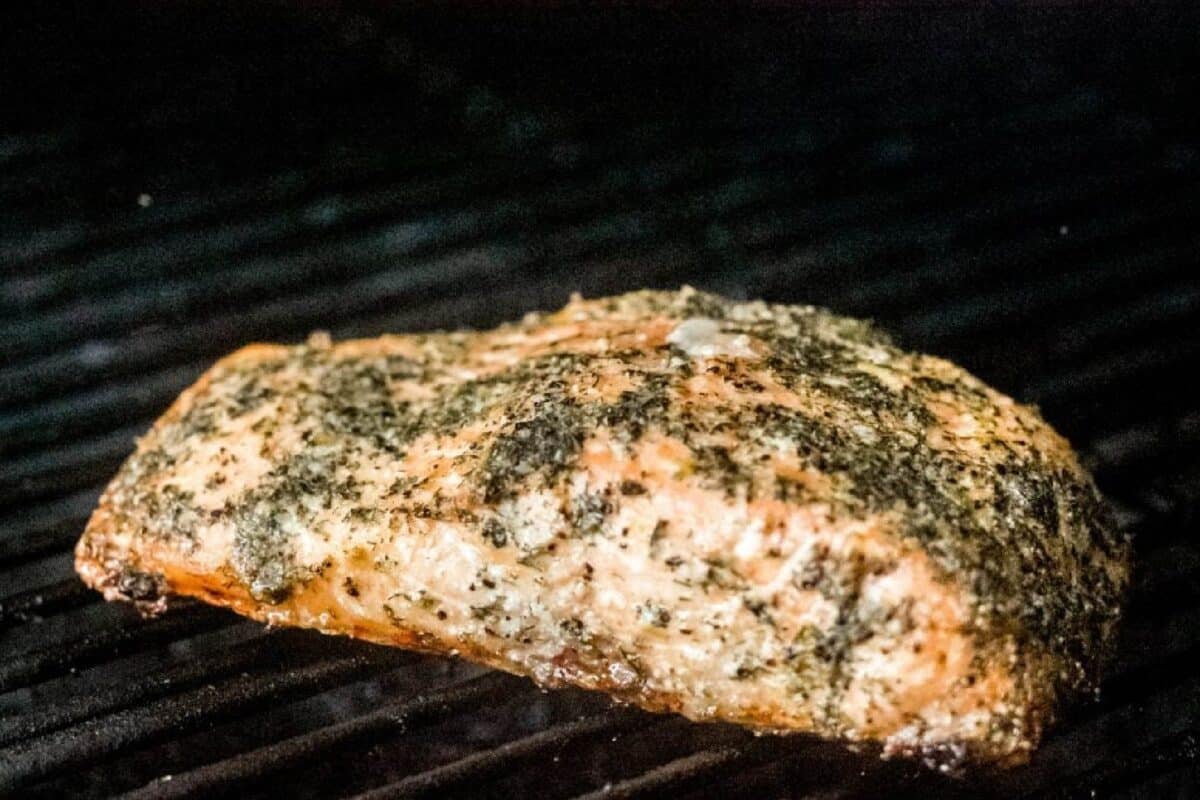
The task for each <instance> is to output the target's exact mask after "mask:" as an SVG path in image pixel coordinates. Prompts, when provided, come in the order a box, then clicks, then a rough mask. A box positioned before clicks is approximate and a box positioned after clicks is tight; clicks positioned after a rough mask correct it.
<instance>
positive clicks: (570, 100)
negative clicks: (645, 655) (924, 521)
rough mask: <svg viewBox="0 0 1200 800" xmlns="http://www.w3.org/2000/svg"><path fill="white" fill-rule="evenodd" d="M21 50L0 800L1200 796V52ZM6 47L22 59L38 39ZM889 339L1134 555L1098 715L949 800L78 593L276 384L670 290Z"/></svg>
mask: <svg viewBox="0 0 1200 800" xmlns="http://www.w3.org/2000/svg"><path fill="white" fill-rule="evenodd" d="M29 5H30V7H29V8H26V9H23V10H19V11H16V12H13V11H7V12H5V14H6V15H8V17H9V19H8V21H7V22H6V23H3V24H0V52H3V53H5V56H4V63H3V64H2V65H0V81H2V84H0V98H3V100H2V114H3V116H0V120H2V123H0V124H2V127H0V263H2V264H3V280H2V283H0V352H2V358H3V362H2V364H0V654H2V655H0V793H3V792H4V791H8V792H11V793H12V794H13V795H14V796H21V797H42V796H61V795H72V796H106V795H109V794H116V793H121V792H129V793H130V796H133V797H144V798H149V797H176V796H192V795H195V796H205V797H208V796H214V795H220V794H229V795H233V796H237V797H252V796H276V795H285V796H297V797H299V796H304V797H333V796H337V797H341V796H353V795H358V794H363V795H364V796H369V797H410V796H423V795H428V796H438V797H443V796H450V795H455V794H461V795H466V796H473V797H479V796H494V797H504V796H538V797H572V796H577V795H582V796H588V797H593V796H604V797H644V796H659V795H662V796H669V797H677V796H689V795H690V794H695V795H697V796H706V797H732V796H744V797H754V798H758V797H783V796H787V797H821V798H835V797H836V798H841V797H876V796H881V795H884V794H886V795H887V796H914V797H918V796H919V797H929V796H933V795H938V796H979V795H980V794H983V793H988V792H993V793H996V794H999V795H1003V796H1036V797H1073V796H1090V797H1098V796H1105V797H1107V796H1122V797H1165V796H1176V797H1190V796H1196V795H1197V792H1198V785H1200V784H1198V780H1197V779H1198V777H1200V768H1198V767H1197V755H1198V753H1200V723H1198V722H1197V720H1200V672H1198V671H1197V670H1196V668H1195V664H1196V663H1198V661H1197V660H1198V659H1200V604H1198V603H1200V547H1198V546H1197V542H1196V539H1195V535H1194V531H1193V528H1194V524H1195V511H1196V509H1197V501H1198V500H1200V458H1198V457H1197V455H1198V451H1197V446H1196V445H1197V441H1198V440H1200V410H1198V409H1200V406H1198V404H1197V403H1196V401H1195V399H1194V395H1193V394H1192V392H1191V391H1189V390H1188V388H1187V387H1188V384H1189V378H1190V377H1191V376H1192V375H1193V373H1195V372H1196V370H1197V368H1200V325H1198V324H1197V323H1198V322H1200V274H1198V273H1197V272H1196V265H1197V256H1198V255H1200V226H1198V225H1197V222H1198V218H1197V213H1196V208H1197V203H1198V202H1200V182H1198V181H1197V178H1198V176H1200V149H1198V140H1197V133H1198V132H1200V126H1198V125H1197V122H1198V120H1197V114H1196V110H1195V109H1196V108H1197V107H1198V105H1197V104H1196V103H1195V99H1196V95H1195V90H1196V88H1197V85H1196V84H1197V78H1196V76H1197V74H1200V73H1198V72H1197V70H1196V69H1195V62H1194V60H1193V59H1194V52H1195V46H1196V41H1195V34H1194V31H1195V30H1197V27H1196V24H1195V23H1196V19H1195V17H1196V15H1195V14H1194V13H1192V12H1189V11H1179V10H1172V9H1167V8H1165V7H1155V8H1153V9H1145V8H1138V9H1135V8H1132V7H1131V8H1106V9H1103V10H1098V9H1095V8H1091V9H1072V8H1068V7H1063V6H1061V5H1058V6H1046V7H1036V6H1035V7H1029V8H1020V7H1008V8H1007V9H1006V10H1003V11H1001V10H998V9H995V8H990V7H989V8H987V9H971V8H964V9H961V10H947V9H942V10H940V11H938V12H937V13H936V14H933V13H929V12H924V13H915V12H913V11H911V10H904V9H896V8H890V7H889V8H875V9H870V8H851V9H846V10H842V11H822V10H815V9H813V8H806V9H804V10H799V11H797V10H791V11H787V10H783V9H776V10H772V11H761V12H756V13H754V14H748V13H746V12H745V11H744V10H743V11H741V12H735V11H731V10H721V9H717V8H713V9H708V10H705V11H692V12H687V13H683V12H677V11H667V10H663V9H639V10H635V9H630V8H624V9H609V10H604V11H569V12H568V11H563V10H557V11H553V12H551V11H545V10H538V9H530V8H523V9H521V10H519V11H517V12H511V11H509V12H500V11H483V10H465V9H441V10H440V11H438V12H433V11H424V12H419V11H413V10H411V9H398V8H393V7H391V6H390V5H387V4H380V5H378V6H375V5H371V6H365V7H357V8H349V7H345V6H342V5H338V4H335V3H318V4H309V5H306V6H303V7H298V6H289V5H284V4H273V3H261V4H249V3H236V4H235V3H231V4H228V5H221V4H208V5H206V7H205V8H204V9H198V8H191V7H188V6H184V5H181V4H174V3H166V4H146V5H139V4H125V5H119V4H114V5H110V6H108V7H100V6H87V7H86V11H85V10H83V8H85V7H82V6H81V8H79V9H65V10H64V9H59V10H57V11H49V10H45V9H42V10H34V9H35V8H36V6H35V4H29ZM18 17H19V18H18ZM685 281H686V282H690V283H693V284H695V285H698V286H701V287H704V288H708V289H713V290H717V291H721V292H725V293H728V294H731V295H735V296H744V297H751V296H753V297H764V298H766V299H769V300H776V301H785V302H813V303H819V304H823V305H828V306H830V307H832V308H834V309H836V310H839V311H842V312H846V313H851V314H856V315H864V316H871V317H874V318H876V319H878V320H879V321H880V322H881V323H882V324H883V325H884V326H885V327H888V328H889V329H891V330H892V331H894V332H895V333H896V334H897V335H898V336H899V337H900V338H901V340H902V341H904V342H905V343H906V344H909V345H911V346H913V347H917V348H920V349H926V350H930V351H933V352H936V353H939V354H942V355H945V356H948V357H950V358H952V359H954V360H957V361H959V362H960V363H962V364H964V365H965V366H967V367H968V368H970V369H971V370H973V371H974V372H976V373H977V374H979V375H980V376H982V377H983V378H985V379H986V380H988V381H989V382H992V383H993V384H995V385H997V386H999V387H1000V388H1002V389H1004V390H1006V391H1008V392H1010V393H1012V394H1014V395H1015V396H1017V397H1019V398H1021V399H1022V400H1025V401H1029V402H1035V403H1038V404H1040V405H1041V407H1042V408H1043V411H1044V413H1045V415H1046V417H1047V418H1048V419H1049V420H1050V421H1051V422H1052V423H1053V424H1055V425H1056V426H1057V427H1059V429H1060V430H1062V431H1063V432H1064V433H1065V434H1067V435H1068V436H1069V437H1070V438H1071V440H1072V441H1073V442H1074V443H1075V444H1076V446H1077V447H1078V448H1079V449H1080V450H1081V452H1082V453H1083V454H1084V456H1085V459H1086V460H1087V462H1088V463H1089V464H1090V465H1091V466H1092V467H1093V468H1094V470H1095V471H1096V474H1097V477H1098V480H1099V482H1100V484H1101V487H1102V488H1103V489H1104V490H1105V492H1106V493H1107V494H1108V495H1109V496H1110V497H1111V498H1112V500H1113V501H1114V504H1115V505H1116V507H1117V510H1118V512H1119V516H1120V519H1121V521H1122V524H1123V525H1125V526H1127V528H1128V530H1129V531H1130V532H1131V534H1132V535H1133V537H1134V540H1135V542H1136V547H1137V552H1138V558H1139V567H1138V578H1137V583H1136V588H1135V590H1134V592H1133V595H1132V597H1131V599H1130V602H1129V609H1128V619H1127V624H1126V625H1125V634H1124V639H1123V642H1122V644H1121V647H1120V650H1119V652H1118V654H1117V657H1116V660H1115V663H1114V665H1113V668H1112V670H1111V675H1110V677H1109V679H1108V680H1107V682H1106V684H1105V687H1104V690H1103V693H1102V695H1101V697H1100V699H1099V701H1098V702H1097V703H1095V704H1092V705H1089V706H1087V707H1084V708H1079V709H1076V710H1074V711H1073V712H1072V713H1071V714H1070V716H1069V718H1068V719H1067V720H1065V721H1064V722H1063V723H1062V724H1061V725H1060V726H1058V727H1057V728H1056V729H1055V731H1054V733H1053V735H1052V736H1051V737H1050V738H1049V739H1048V740H1047V742H1046V743H1045V745H1044V747H1043V748H1042V749H1041V750H1040V751H1039V752H1038V753H1037V754H1036V757H1035V758H1034V760H1033V762H1032V763H1031V764H1030V765H1028V766H1026V767H1022V768H1019V769H1016V770H1014V771H1011V772H1008V773H1004V774H1001V775H973V776H968V777H967V778H966V779H952V778H947V777H944V776H939V775H937V774H935V773H932V772H930V771H928V770H925V769H923V768H921V767H920V766H918V765H915V764H912V763H907V762H891V763H884V762H881V761H878V760H877V759H875V758H874V757H873V756H872V755H870V754H864V755H856V754H853V753H849V752H846V751H845V750H844V749H843V748H841V747H838V746H834V745H829V744H824V743H820V742H815V741H812V740H810V739H807V738H804V737H797V738H793V739H789V740H784V741H780V740H775V739H771V738H761V739H756V738H754V737H751V736H749V735H746V734H744V733H742V732H740V731H737V730H734V729H731V728H726V727H722V726H700V725H692V724H688V723H686V722H683V721H682V720H679V719H675V718H670V717H654V716H651V715H647V714H643V713H640V712H635V711H632V710H628V709H621V708H616V707H612V706H611V705H610V704H609V703H608V702H607V701H606V700H605V699H604V698H602V697H597V696H592V695H587V694H584V693H580V692H569V691H568V692H553V693H542V692H539V691H537V690H536V689H535V688H534V687H533V686H532V684H530V683H529V682H527V681H524V680H520V679H517V678H512V677H508V676H501V675H496V674H489V673H484V672H483V671H482V670H480V669H478V668H475V667H472V666H470V665H467V664H463V663H460V662H456V661H451V660H443V659H436V658H426V657H420V656H416V655H412V654H407V653H404V652H399V651H393V650H389V649H385V648H378V647H370V646H367V645H361V644H357V643H355V642H351V641H343V640H337V639H332V638H327V637H322V636H319V635H316V634H313V633H310V632H304V631H285V630H266V629H264V628H263V627H261V626H259V625H257V624H253V623H250V622H247V621H243V620H241V619H240V618H237V617H235V616H233V615H231V614H228V613H225V612H220V611H216V610H213V609H208V608H204V607H200V606H196V605H192V606H181V607H180V608H178V609H177V610H174V611H172V612H170V613H168V614H167V615H165V616H164V617H162V618H159V619H156V620H153V621H143V620H141V619H139V618H137V616H136V615H135V614H134V613H133V612H131V611H130V609H128V608H124V607H118V606H113V605H108V604H105V603H103V602H101V601H100V599H99V598H98V597H97V596H96V595H94V594H93V593H91V592H89V591H86V590H84V589H83V587H82V586H81V584H79V583H78V582H77V580H76V579H75V578H74V577H73V573H72V568H71V556H70V553H69V551H70V548H71V546H72V544H73V542H74V540H75V539H76V537H77V536H78V534H79V533H80V531H81V529H82V526H83V524H84V521H85V519H86V516H87V514H88V512H89V511H90V509H91V507H92V506H93V504H94V502H95V499H96V497H97V495H98V494H99V491H100V489H101V487H102V484H103V483H104V481H106V480H107V479H108V477H110V476H111V474H112V473H113V472H114V471H115V469H116V468H117V466H118V464H119V463H120V461H121V459H123V458H124V457H125V455H126V454H127V453H128V452H129V451H130V449H131V446H132V439H133V437H134V436H136V435H137V434H139V433H140V432H141V431H143V430H144V429H145V428H146V427H147V426H148V425H149V423H150V421H151V420H152V419H153V418H154V416H156V415H157V414H158V413H159V412H161V411H162V410H163V409H164V408H165V407H166V405H167V404H168V403H169V401H170V400H171V399H172V398H173V397H174V396H175V394H176V393H177V392H178V391H179V390H180V389H182V388H183V387H184V386H186V385H187V384H188V383H190V382H191V381H192V380H193V379H194V378H195V377H196V376H197V375H198V374H199V373H200V371H201V370H202V369H203V368H204V367H205V366H206V365H207V364H208V363H211V361H212V360H214V359H215V358H216V357H217V356H219V355H221V354H223V353H225V352H227V351H229V350H232V349H233V348H235V347H237V346H238V345H240V344H242V343H245V342H246V341H249V340H253V339H281V340H291V341H295V340H297V339H299V338H302V337H303V336H304V335H305V334H306V333H307V332H308V331H310V330H311V329H313V328H326V329H329V330H331V331H332V332H333V334H334V335H335V336H348V335H375V334H377V333H379V332H383V331H403V330H417V329H429V328H434V327H460V326H487V325H491V324H493V323H496V322H499V321H501V320H503V319H508V318H512V317H515V316H517V315H519V314H520V313H522V312H524V311H526V310H529V309H533V308H548V307H553V306H555V305H557V304H559V303H561V302H563V301H564V300H565V299H566V297H567V295H568V293H569V292H571V291H576V290H577V291H581V292H583V293H584V294H587V295H595V294H601V293H610V292H616V291H620V290H625V289H632V288H638V287H641V286H661V287H674V286H677V285H678V284H680V283H681V282H685Z"/></svg>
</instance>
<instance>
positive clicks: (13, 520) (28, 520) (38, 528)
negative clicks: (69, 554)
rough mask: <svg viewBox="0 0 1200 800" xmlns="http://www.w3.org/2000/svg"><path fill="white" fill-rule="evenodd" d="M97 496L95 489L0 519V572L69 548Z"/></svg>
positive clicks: (97, 489) (97, 488) (94, 504)
mask: <svg viewBox="0 0 1200 800" xmlns="http://www.w3.org/2000/svg"><path fill="white" fill-rule="evenodd" d="M99 493H100V488H99V487H96V489H95V490H94V491H93V490H87V491H83V492H77V493H76V494H73V495H70V496H68V497H64V498H60V499H58V500H53V501H50V502H47V503H42V504H41V505H40V506H39V507H38V508H36V509H31V510H29V511H27V512H25V513H17V514H12V515H8V516H6V517H4V518H3V519H0V569H8V568H11V567H13V566H16V565H18V564H21V563H24V562H26V561H30V560H32V559H35V558H40V557H42V556H45V555H49V554H50V553H54V552H57V551H60V550H64V549H67V548H69V547H70V545H71V544H72V543H73V542H74V541H75V540H76V539H78V538H79V532H80V531H81V530H82V529H83V523H84V522H85V521H86V520H87V515H88V514H90V513H91V510H92V509H93V508H94V507H95V506H96V496H97V495H98V494H99Z"/></svg>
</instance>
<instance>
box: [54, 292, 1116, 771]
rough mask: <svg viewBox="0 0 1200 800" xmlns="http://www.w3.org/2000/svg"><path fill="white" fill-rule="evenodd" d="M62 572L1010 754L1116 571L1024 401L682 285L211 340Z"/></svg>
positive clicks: (1094, 518)
mask: <svg viewBox="0 0 1200 800" xmlns="http://www.w3.org/2000/svg"><path fill="white" fill-rule="evenodd" d="M76 568H77V570H78V572H79V574H80V575H81V576H82V577H83V579H84V581H86V582H87V583H88V584H89V585H91V586H92V587H94V588H96V589H98V590H100V591H102V592H103V593H104V595H105V597H107V598H108V599H118V598H120V599H126V600H132V601H134V602H136V603H138V604H139V606H140V607H141V608H142V609H143V610H145V611H147V612H151V613H152V612H154V611H157V610H161V609H162V608H164V607H165V605H166V602H167V598H168V597H169V596H173V595H186V596H191V597H197V598H201V599H202V600H205V601H207V602H210V603H214V604H217V605H221V606H227V607H229V608H231V609H233V610H235V611H237V612H238V613H241V614H245V615H247V616H250V617H253V618H255V619H259V620H264V621H266V622H268V623H270V624H273V625H297V626H303V627H308V628H315V629H318V630H320V631H324V632H326V633H336V634H345V635H349V636H355V637H359V638H362V639H367V640H370V641H373V642H380V643H384V644H389V645H397V646H401V647H407V648H413V649H417V650H422V651H427V652H432V653H443V654H451V655H461V656H462V657H464V658H467V659H471V660H473V661H477V662H480V663H483V664H487V665H490V666H493V667H497V668H499V669H503V670H507V671H509V672H514V673H518V674H521V675H527V676H529V677H531V678H533V679H534V680H535V681H537V682H538V683H539V684H541V685H543V686H558V685H574V686H580V687H585V688H588V689H596V690H601V691H605V692H608V693H610V694H612V695H614V696H616V697H618V698H620V699H622V700H624V701H628V702H631V703H635V704H637V705H639V706H642V707H644V708H647V709H652V710H660V711H671V712H677V713H680V714H683V715H685V716H687V717H689V718H691V719H695V720H723V721H731V722H735V723H740V724H742V725H746V726H749V727H751V728H754V729H758V730H763V731H772V732H796V731H808V732H815V733H818V734H822V735H825V736H829V737H838V738H841V739H843V740H847V741H871V742H880V743H882V745H883V752H884V753H885V754H917V755H921V756H924V757H927V758H931V759H936V760H938V761H940V762H943V763H944V762H960V761H962V760H964V759H966V760H977V761H993V762H1013V761H1019V760H1021V759H1022V758H1023V757H1024V755H1025V754H1026V753H1027V752H1028V751H1029V750H1030V749H1031V748H1032V747H1033V746H1034V745H1035V744H1036V742H1037V741H1038V739H1039V737H1040V735H1041V733H1042V731H1043V729H1044V727H1045V726H1046V724H1047V723H1049V722H1050V721H1051V720H1052V718H1053V715H1054V713H1055V710H1056V709H1058V708H1060V707H1061V705H1062V703H1064V702H1065V701H1067V700H1068V699H1070V698H1071V697H1073V696H1076V695H1080V694H1082V693H1086V692H1089V691H1091V690H1093V689H1094V687H1095V685H1096V681H1097V679H1098V672H1099V669H1100V665H1101V661H1102V659H1103V657H1104V655H1105V653H1106V650H1107V649H1108V644H1109V642H1110V640H1111V638H1112V634H1113V628H1114V625H1115V623H1116V621H1117V618H1118V613H1119V605H1120V599H1121V596H1122V593H1123V590H1124V588H1125V586H1126V584H1127V582H1128V573H1129V548H1128V544H1127V542H1126V541H1124V539H1123V538H1122V537H1121V536H1120V535H1119V534H1118V533H1117V532H1116V531H1115V529H1114V528H1113V526H1112V525H1110V524H1109V521H1108V517H1107V513H1106V510H1105V507H1104V505H1103V502H1102V500H1101V498H1100V497H1099V495H1098V494H1097V491H1096V489H1095V487H1094V485H1093V483H1092V481H1091V479H1090V478H1089V476H1088V475H1087V474H1086V473H1085V472H1084V471H1083V469H1082V468H1081V467H1080V465H1079V463H1078V461H1077V460H1076V458H1075V456H1074V455H1073V453H1072V451H1071V449H1070V447H1069V446H1068V444H1067V443H1066V442H1065V441H1064V440H1063V439H1062V438H1061V437H1060V436H1059V435H1057V434H1056V433H1055V432H1054V431H1053V430H1051V429H1050V427H1048V426H1047V425H1046V423H1045V422H1043V421H1042V420H1041V418H1040V417H1039V416H1038V414H1037V413H1036V412H1035V411H1034V410H1033V409H1031V408H1028V407H1025V406H1021V405H1019V404H1017V403H1015V402H1014V401H1013V400H1011V399H1009V398H1008V397H1005V396H1004V395H1002V394H999V393H998V392H996V391H994V390H992V389H990V388H988V387H987V386H985V385H984V384H983V383H981V382H980V381H979V380H977V379H975V378H974V377H972V376H971V375H969V374H967V373H966V372H964V371H963V370H962V369H960V368H958V367H956V366H954V365H953V364H951V363H949V362H947V361H944V360H941V359H938V358H934V357H931V356H926V355H919V354H914V353H908V352H904V351H902V350H900V349H898V348H897V347H895V346H893V344H892V343H891V342H890V340H889V339H888V338H887V337H886V336H885V335H884V334H882V333H880V332H879V331H877V330H876V329H874V328H873V327H871V326H870V325H868V324H867V323H864V322H859V321H856V320H851V319H847V318H843V317H839V316H835V315H833V314H830V313H828V312H826V311H822V310H819V309H816V308H812V307H800V306H776V305H767V304H764V303H760V302H749V303H740V302H733V301H730V300H726V299H723V298H720V297H716V296H713V295H709V294H704V293H701V292H698V291H694V290H691V289H687V288H685V289H683V290H681V291H678V292H638V293H634V294H628V295H624V296H620V297H614V298H607V299H599V300H581V299H574V300H572V302H571V303H570V304H569V305H568V306H566V307H565V308H564V309H562V310H561V311H559V312H557V313H554V314H549V315H541V314H532V315H529V316H527V317H526V318H525V319H524V320H523V321H521V322H520V323H516V324H511V325H505V326H502V327H500V328H497V329H495V330H492V331H487V332H452V333H433V334H426V335H406V336H382V337H380V338H377V339H364V340H357V341H346V342H340V343H337V344H333V343H331V342H330V341H329V339H328V337H322V336H314V337H313V338H312V339H311V340H310V341H309V342H308V343H307V344H305V345H300V346H281V345H263V344H259V345H251V346H249V347H245V348H243V349H241V350H239V351H237V352H236V353H234V354H232V355H230V356H228V357H226V358H224V359H222V360H221V361H220V362H218V363H217V364H216V365H215V366H214V367H213V368H212V369H211V370H209V371H208V372H207V373H206V374H205V375H204V376H203V377H202V378H201V379H200V380H199V381H198V382H197V383H196V384H195V385H194V386H192V387H191V388H189V389H188V390H187V391H185V392H184V393H183V395H182V396H181V397H180V398H179V399H178V400H177V401H176V402H175V403H174V405H172V406H171V408H170V409H169V410H168V411H167V412H166V414H164V415H163V417H162V418H161V419H159V420H158V422H157V423H155V425H154V427H153V429H152V430H151V431H150V432H149V433H148V434H146V435H145V436H144V437H143V438H142V439H141V440H140V441H139V442H138V445H137V450H136V452H135V453H134V454H133V455H132V456H131V457H130V458H129V459H128V461H127V462H126V463H125V464H124V466H123V467H122V468H121V470H120V472H119V473H118V475H117V476H116V477H115V478H114V479H113V481H112V483H111V484H110V485H109V486H108V488H107V490H106V491H105V492H104V494H103V497H102V498H101V501H100V505H99V507H98V508H97V509H96V511H95V513H94V514H93V515H92V518H91V520H90V522H89V523H88V526H87V529H86V531H85V533H84V534H83V538H82V539H81V540H80V542H79V544H78V547H77V550H76Z"/></svg>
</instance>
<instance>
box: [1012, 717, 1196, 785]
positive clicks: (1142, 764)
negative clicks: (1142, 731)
mask: <svg viewBox="0 0 1200 800" xmlns="http://www.w3.org/2000/svg"><path fill="white" fill-rule="evenodd" d="M1197 762H1200V728H1192V729H1191V730H1187V731H1183V732H1181V733H1177V734H1174V735H1173V736H1168V737H1166V738H1164V739H1161V740H1159V741H1155V742H1151V743H1150V744H1145V745H1142V746H1141V747H1136V748H1134V749H1132V750H1128V749H1123V750H1118V751H1117V752H1116V753H1114V754H1112V756H1111V757H1110V758H1109V759H1108V760H1107V761H1106V762H1105V763H1103V764H1102V765H1100V766H1099V767H1097V768H1096V769H1094V770H1091V771H1089V772H1087V773H1086V774H1084V775H1081V776H1078V777H1076V778H1074V779H1072V780H1070V781H1067V782H1066V783H1064V784H1058V785H1052V786H1049V787H1046V788H1043V789H1041V790H1039V791H1034V792H1030V793H1029V794H1028V795H1027V796H1028V797H1030V798H1035V797H1036V798H1044V799H1045V800H1050V799H1051V798H1062V800H1068V798H1077V797H1101V796H1111V795H1112V794H1114V793H1115V792H1116V791H1117V790H1120V789H1123V788H1126V787H1129V786H1132V785H1134V784H1136V783H1137V782H1138V781H1140V780H1142V779H1144V778H1147V777H1150V776H1152V775H1162V774H1165V773H1167V772H1170V771H1171V770H1174V769H1176V768H1178V767H1180V766H1183V765H1186V764H1195V763H1197Z"/></svg>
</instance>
